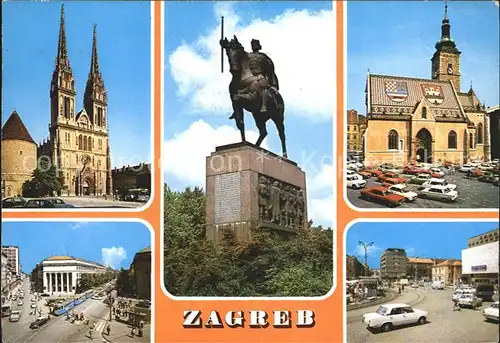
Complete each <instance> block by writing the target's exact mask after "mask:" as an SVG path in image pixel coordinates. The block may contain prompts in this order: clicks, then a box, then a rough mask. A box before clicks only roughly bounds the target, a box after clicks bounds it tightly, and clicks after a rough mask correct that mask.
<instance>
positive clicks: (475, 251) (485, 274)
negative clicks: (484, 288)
mask: <svg viewBox="0 0 500 343" xmlns="http://www.w3.org/2000/svg"><path fill="white" fill-rule="evenodd" d="M498 236H499V229H494V230H491V231H488V232H485V233H483V234H481V235H477V236H474V237H471V238H469V239H468V240H467V246H468V248H467V249H464V250H462V262H463V270H462V274H463V275H462V278H463V281H464V282H466V283H493V284H498V278H499V267H498V263H499V259H498V256H499V237H498Z"/></svg>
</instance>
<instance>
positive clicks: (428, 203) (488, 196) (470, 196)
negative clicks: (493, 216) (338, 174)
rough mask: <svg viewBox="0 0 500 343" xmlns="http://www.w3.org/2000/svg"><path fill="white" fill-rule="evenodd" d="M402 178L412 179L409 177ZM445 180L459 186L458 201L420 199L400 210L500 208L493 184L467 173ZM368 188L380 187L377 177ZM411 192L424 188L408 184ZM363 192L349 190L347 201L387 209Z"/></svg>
mask: <svg viewBox="0 0 500 343" xmlns="http://www.w3.org/2000/svg"><path fill="white" fill-rule="evenodd" d="M401 177H407V178H408V179H409V178H410V176H409V175H404V174H403V175H401ZM444 179H445V180H447V181H448V182H449V183H452V184H456V185H457V189H456V190H457V191H458V199H457V200H455V201H454V202H444V201H438V200H431V199H425V198H421V197H418V198H417V199H415V201H414V202H405V203H403V204H402V205H401V206H399V207H398V208H474V209H477V208H487V209H494V208H498V207H499V201H500V196H499V192H500V189H499V187H498V186H495V185H493V184H491V183H485V182H480V181H478V180H477V179H468V178H467V177H466V174H465V173H460V172H456V173H455V174H448V175H445V176H444ZM366 181H367V184H366V187H365V189H366V188H370V187H374V186H380V185H381V183H380V182H378V181H377V178H376V177H371V178H369V179H367V180H366ZM408 187H409V189H410V190H412V191H415V192H416V193H419V190H420V189H421V188H422V187H421V186H420V185H416V184H412V183H410V182H409V183H408ZM360 194H361V190H359V189H357V190H354V189H350V188H347V199H348V200H349V201H350V202H351V203H352V204H353V205H354V206H356V207H360V208H387V205H385V204H383V203H378V202H374V201H370V200H365V199H361V198H360Z"/></svg>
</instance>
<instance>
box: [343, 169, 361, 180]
mask: <svg viewBox="0 0 500 343" xmlns="http://www.w3.org/2000/svg"><path fill="white" fill-rule="evenodd" d="M345 174H346V175H347V176H352V175H355V176H356V177H357V178H359V179H360V180H363V177H362V176H361V175H359V174H358V173H357V172H356V171H354V170H349V169H348V170H346V171H345Z"/></svg>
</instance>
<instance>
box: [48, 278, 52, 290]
mask: <svg viewBox="0 0 500 343" xmlns="http://www.w3.org/2000/svg"><path fill="white" fill-rule="evenodd" d="M48 275H49V294H52V273H48Z"/></svg>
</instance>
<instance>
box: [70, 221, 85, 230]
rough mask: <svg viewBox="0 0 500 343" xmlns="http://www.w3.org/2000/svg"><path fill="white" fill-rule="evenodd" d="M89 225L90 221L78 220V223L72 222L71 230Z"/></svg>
mask: <svg viewBox="0 0 500 343" xmlns="http://www.w3.org/2000/svg"><path fill="white" fill-rule="evenodd" d="M87 225H89V223H88V222H77V223H72V224H70V228H71V230H78V229H81V228H82V227H84V226H87Z"/></svg>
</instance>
